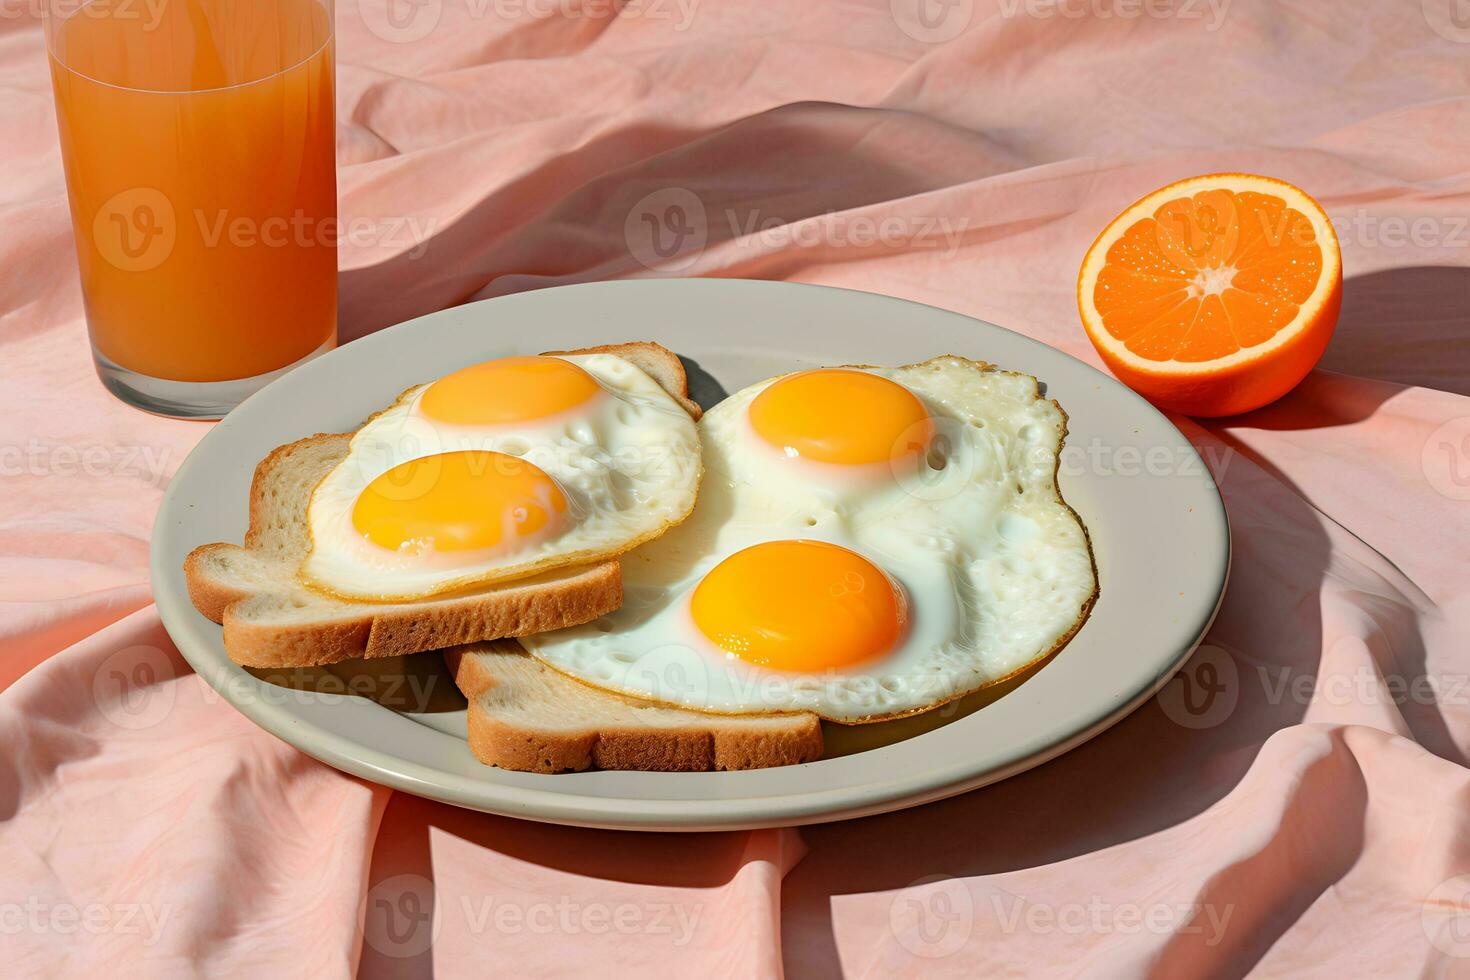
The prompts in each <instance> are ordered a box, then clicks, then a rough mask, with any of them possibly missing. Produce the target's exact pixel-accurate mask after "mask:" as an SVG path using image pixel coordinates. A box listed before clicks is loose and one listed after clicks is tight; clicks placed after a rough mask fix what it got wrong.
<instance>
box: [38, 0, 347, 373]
mask: <svg viewBox="0 0 1470 980" xmlns="http://www.w3.org/2000/svg"><path fill="white" fill-rule="evenodd" d="M326 2H330V0H326ZM48 27H49V35H50V36H49V44H50V52H51V75H52V81H53V85H54V88H55V93H56V115H57V121H58V127H59V129H60V134H61V147H62V157H63V160H64V162H65V166H66V182H67V190H68V196H69V198H70V201H71V213H72V224H73V228H74V230H75V233H76V246H77V259H78V264H79V266H80V269H81V278H82V294H83V299H84V302H85V306H86V313H87V323H88V327H89V329H90V331H91V335H92V345H93V347H94V349H95V350H96V352H97V353H98V354H99V355H100V356H101V358H103V359H106V360H107V361H111V362H113V363H114V364H116V365H118V366H119V367H121V368H124V369H126V370H128V371H132V372H137V373H138V374H140V375H146V376H148V377H150V378H159V379H167V380H169V381H183V382H211V381H227V380H232V379H240V378H250V377H253V376H256V375H261V374H266V373H268V372H271V371H275V370H278V369H280V368H282V367H285V366H287V365H289V364H291V363H293V362H295V361H298V360H300V359H302V358H303V357H306V356H307V355H308V354H311V353H313V352H314V351H316V350H318V349H319V348H322V347H324V346H327V345H330V344H331V343H332V342H333V340H334V338H335V335H336V319H337V255H336V237H337V219H336V215H337V196H336V195H337V185H336V173H335V161H334V152H333V144H334V113H333V90H332V18H331V12H330V10H329V8H327V7H326V6H324V5H323V2H322V0H166V2H164V3H162V4H121V3H116V2H113V0H92V2H90V3H86V4H84V5H82V6H80V7H78V8H75V9H74V10H73V12H71V13H70V14H68V15H66V16H64V17H63V16H55V17H53V19H52V22H51V23H50V24H49V25H48ZM99 363H101V361H100V360H99Z"/></svg>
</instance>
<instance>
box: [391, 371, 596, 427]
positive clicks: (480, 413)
mask: <svg viewBox="0 0 1470 980" xmlns="http://www.w3.org/2000/svg"><path fill="white" fill-rule="evenodd" d="M599 390H601V389H600V388H599V386H598V384H597V381H596V379H594V378H593V377H592V375H590V374H588V373H587V372H586V371H584V370H582V369H581V368H580V367H578V366H577V365H575V364H573V363H572V362H571V361H564V360H562V359H561V358H559V357H502V358H500V359H499V360H496V361H486V362H484V363H483V364H472V365H470V366H469V367H467V368H461V369H460V370H458V371H455V372H454V373H453V374H446V375H445V376H444V377H442V378H440V379H439V380H438V381H435V382H434V383H433V384H431V385H429V387H428V390H427V391H425V392H424V396H423V400H422V401H420V402H419V409H420V410H421V411H422V412H423V413H424V414H425V415H427V416H429V417H430V418H432V419H437V420H439V421H440V422H448V423H450V424H451V425H504V424H506V423H509V422H526V421H529V420H531V419H539V418H544V417H546V416H548V415H555V414H556V413H557V412H564V411H566V410H567V409H569V408H576V407H577V406H578V405H580V404H582V403H583V402H585V401H587V400H588V399H590V398H591V397H592V396H593V395H595V394H597V392H598V391H599Z"/></svg>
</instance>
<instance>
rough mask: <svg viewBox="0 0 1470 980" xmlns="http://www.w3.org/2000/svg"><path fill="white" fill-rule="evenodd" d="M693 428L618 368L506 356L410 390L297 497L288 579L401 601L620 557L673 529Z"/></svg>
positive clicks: (693, 470) (685, 485) (693, 446)
mask: <svg viewBox="0 0 1470 980" xmlns="http://www.w3.org/2000/svg"><path fill="white" fill-rule="evenodd" d="M701 473H702V466H701V461H700V450H699V437H698V433H697V431H696V429H695V425H694V421H693V419H691V418H690V417H689V415H688V413H687V412H685V410H684V409H683V408H682V407H681V406H680V405H679V404H678V403H677V402H676V401H675V400H674V399H673V398H672V397H671V396H670V395H669V394H668V393H667V392H666V391H664V389H663V388H661V387H660V386H659V384H658V383H657V382H656V381H654V380H653V379H652V378H651V377H649V376H648V375H647V374H646V373H645V372H644V371H642V370H641V369H640V368H638V367H637V366H635V365H634V364H632V363H631V362H629V361H627V360H625V359H623V358H621V357H618V356H616V355H614V354H607V353H596V354H579V355H562V356H556V357H552V356H544V355H543V356H540V357H507V358H501V359H499V360H493V361H487V362H485V363H482V364H475V365H472V366H470V367H466V368H463V369H461V370H459V371H456V372H454V373H452V374H449V375H446V376H445V377H443V378H440V379H439V380H438V381H435V382H433V383H431V384H426V385H420V386H417V387H414V388H410V389H409V390H408V391H406V392H404V393H403V394H402V395H401V396H399V398H398V400H397V401H396V402H394V403H393V404H392V405H391V406H390V407H388V408H387V409H385V410H384V411H382V412H379V413H378V414H377V415H375V416H373V417H372V418H370V419H369V420H368V421H367V422H366V423H365V424H364V425H363V426H362V428H361V429H359V430H358V431H357V433H356V434H355V435H354V436H353V437H352V442H351V445H350V447H349V450H348V453H347V456H346V457H345V458H344V459H343V460H342V461H341V462H340V463H339V464H338V465H337V466H336V467H335V468H334V469H333V470H331V472H329V473H328V474H327V475H326V477H324V478H323V479H322V481H321V482H320V483H319V484H318V485H317V486H316V488H315V489H314V490H313V491H312V494H311V499H310V501H309V503H308V506H307V524H308V526H309V530H310V534H311V549H310V551H309V553H308V555H307V557H306V559H305V560H304V562H303V563H302V566H301V572H300V574H301V577H302V579H303V580H304V581H305V582H306V583H307V584H308V585H310V586H311V587H313V588H315V589H318V590H320V591H325V592H329V593H331V594H333V595H338V596H343V597H349V598H355V599H368V600H401V599H414V598H420V597H424V596H430V595H437V594H440V593H444V592H451V591H456V590H460V589H465V588H469V587H475V586H480V585H483V584H486V583H491V582H499V581H505V580H509V579H515V578H522V577H525V576H527V575H532V574H537V573H539V572H543V571H549V570H551V569H554V568H560V567H563V566H568V565H575V564H585V563H587V562H590V561H595V560H600V559H603V558H607V557H611V556H613V555H617V554H620V553H621V552H624V551H626V550H628V549H629V548H632V547H634V546H636V545H637V544H639V543H641V542H643V541H646V540H648V539H650V538H652V537H655V536H657V535H658V534H660V533H662V532H663V531H664V530H665V529H666V528H668V527H670V526H671V525H673V524H676V523H678V522H679V521H681V520H683V519H684V518H685V517H686V516H687V515H688V514H689V512H690V511H691V510H692V509H693V507H694V501H695V497H696V495H697V493H698V488H699V482H700V476H701Z"/></svg>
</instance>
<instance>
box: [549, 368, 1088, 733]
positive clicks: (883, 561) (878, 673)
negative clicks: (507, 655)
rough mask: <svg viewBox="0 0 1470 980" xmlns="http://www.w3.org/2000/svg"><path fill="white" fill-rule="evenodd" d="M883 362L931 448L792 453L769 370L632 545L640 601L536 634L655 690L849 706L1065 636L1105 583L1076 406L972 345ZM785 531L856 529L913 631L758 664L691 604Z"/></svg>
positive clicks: (703, 703)
mask: <svg viewBox="0 0 1470 980" xmlns="http://www.w3.org/2000/svg"><path fill="white" fill-rule="evenodd" d="M864 370H869V371H871V372H872V373H874V374H878V375H881V376H883V377H886V378H889V379H891V380H893V381H896V382H898V383H899V384H902V385H904V386H905V387H907V388H908V389H909V390H910V391H912V392H914V394H915V395H917V396H918V397H919V399H920V400H921V401H922V402H923V403H924V405H925V407H926V408H927V409H928V411H929V412H930V414H931V416H932V417H933V419H934V422H935V425H936V436H935V439H934V441H933V442H932V443H931V446H930V450H929V452H928V453H927V454H926V455H925V456H924V457H923V458H922V459H920V460H918V465H917V466H914V467H911V468H908V469H905V468H904V467H903V466H901V465H900V466H890V465H889V464H878V465H877V466H865V467H844V466H840V465H835V464H824V463H813V462H810V461H807V460H803V459H801V458H799V457H797V458H793V457H790V456H788V455H786V454H784V453H782V452H780V451H778V450H777V449H775V448H774V447H772V446H771V445H770V444H769V443H767V442H765V441H764V440H763V439H761V438H760V437H759V436H758V435H756V433H755V431H754V429H753V428H752V426H751V425H750V422H749V419H748V415H747V410H748V408H749V406H750V403H751V401H752V400H753V399H754V398H755V397H756V396H757V395H758V394H759V393H760V392H761V391H763V390H764V389H765V388H766V387H767V386H768V385H770V384H772V383H774V382H775V381H777V380H780V379H779V378H772V379H769V380H767V381H764V382H760V383H758V384H755V385H752V386H751V387H749V388H746V389H743V390H742V391H739V392H737V393H735V394H734V395H731V396H730V397H729V398H728V399H727V400H726V401H724V402H722V403H721V404H720V405H718V406H716V407H715V408H714V409H712V410H711V411H709V412H708V413H706V415H705V416H704V419H703V420H702V421H701V423H700V425H699V430H700V436H701V442H702V445H703V452H704V459H705V467H706V474H707V475H706V479H705V481H704V486H703V488H702V490H701V494H700V499H699V502H698V505H697V506H696V507H695V509H694V512H693V514H692V515H690V517H689V519H688V520H687V521H685V522H684V523H683V524H682V525H680V526H679V527H677V528H675V529H673V530H672V531H670V532H669V533H668V534H666V535H664V536H663V537H661V538H660V539H658V540H657V541H653V542H650V543H649V544H647V545H645V546H644V547H642V548H640V549H638V550H637V551H635V552H633V553H631V554H629V555H627V556H625V557H624V559H623V578H624V596H625V598H624V604H623V607H622V608H621V609H620V610H618V611H617V612H614V613H612V614H609V615H607V616H604V617H602V618H601V619H600V620H597V621H596V622H594V623H590V624H587V625H585V626H579V627H573V628H571V629H566V630H559V631H556V632H553V633H546V634H542V635H539V636H532V637H525V638H523V639H522V640H521V642H522V643H523V644H524V645H525V646H526V648H527V649H528V650H530V651H531V653H532V654H534V655H535V656H536V657H538V658H539V659H541V660H542V661H543V662H545V663H546V664H548V665H549V666H551V667H553V668H555V669H557V670H559V671H562V672H564V673H567V674H570V675H572V676H574V677H576V678H578V679H580V680H583V681H585V682H587V683H590V684H593V685H596V686H599V687H603V688H607V689H610V690H614V691H619V692H622V693H625V694H629V695H632V696H636V697H641V698H646V699H649V700H653V701H658V702H663V703H668V704H675V705H680V706H684V707H689V708H694V709H697V710H701V711H709V712H716V713H732V714H745V713H771V712H786V711H813V712H816V713H817V714H819V715H820V716H822V717H823V718H827V719H831V720H834V721H840V722H849V723H855V722H867V721H877V720H881V719H885V718H892V717H897V716H900V715H904V714H910V713H914V712H918V711H922V710H926V709H928V708H932V707H935V706H937V705H939V704H943V703H944V702H946V701H949V700H952V699H954V698H956V697H960V696H963V695H965V694H968V693H970V692H972V691H975V690H978V689H980V688H982V687H985V686H987V685H989V684H993V683H996V682H998V681H1000V680H1003V679H1005V678H1007V677H1009V676H1012V675H1014V674H1016V673H1018V672H1019V671H1021V670H1024V669H1025V668H1026V667H1027V666H1029V665H1030V664H1032V663H1034V662H1036V661H1037V660H1039V659H1041V658H1043V657H1045V656H1046V655H1048V654H1049V653H1051V652H1052V651H1054V650H1055V649H1057V648H1058V647H1059V646H1060V645H1061V644H1063V643H1064V642H1065V641H1066V640H1067V639H1068V638H1069V637H1070V636H1071V635H1072V633H1073V632H1075V631H1076V629H1077V628H1078V627H1079V626H1080V625H1081V623H1082V621H1083V620H1084V619H1085V617H1086V615H1087V612H1088V610H1089V609H1090V607H1091V604H1092V601H1093V598H1094V596H1095V595H1096V577H1095V572H1094V567H1093V561H1092V553H1091V550H1090V546H1089V543H1088V538H1087V533H1086V531H1085V529H1084V528H1083V526H1082V524H1081V522H1080V520H1079V519H1078V518H1077V516H1076V514H1074V513H1073V512H1072V510H1071V509H1070V508H1069V507H1067V506H1066V504H1065V503H1064V502H1063V501H1062V499H1061V497H1060V494H1059V493H1058V491H1057V487H1056V482H1055V474H1056V467H1057V456H1058V453H1059V452H1060V450H1061V446H1062V441H1063V438H1064V436H1065V432H1066V417H1065V415H1064V414H1063V413H1062V412H1061V410H1060V409H1059V408H1058V407H1057V406H1056V405H1055V404H1054V403H1053V402H1050V401H1048V400H1046V399H1043V398H1041V397H1040V394H1039V392H1038V389H1037V385H1036V380H1035V379H1034V378H1031V377H1029V376H1027V375H1019V374H1012V373H1007V372H1003V371H998V370H995V369H993V368H990V367H989V366H987V365H983V364H980V363H978V362H973V361H967V360H965V359H963V358H958V357H943V358H937V359H935V360H932V361H928V362H925V363H923V364H918V365H910V366H907V367H902V368H867V369H864ZM782 539H811V540H818V541H826V542H830V543H832V544H837V545H841V546H843V547H846V548H849V549H851V550H853V551H856V552H858V553H859V554H861V555H863V556H864V557H866V558H868V560H870V561H872V562H873V563H874V564H875V565H877V566H878V567H879V568H881V569H883V570H884V571H885V572H886V573H888V575H889V576H890V577H892V578H893V579H894V580H895V581H897V582H898V583H899V584H900V585H901V586H902V588H903V589H904V591H905V593H906V594H907V597H908V604H909V614H910V620H909V624H908V627H907V631H906V633H905V634H904V635H903V636H902V637H901V638H900V641H899V643H898V645H897V647H896V648H895V649H894V650H893V651H891V652H890V653H889V654H887V655H886V656H884V657H882V658H880V659H877V660H873V661H870V662H868V663H865V664H860V665H857V666H854V667H851V668H848V669H844V670H832V671H827V672H824V673H821V674H807V673H795V672H787V671H781V670H774V669H770V668H764V667H759V666H756V665H754V664H751V663H749V662H747V661H744V660H741V659H739V658H737V657H734V656H732V655H729V654H726V653H725V652H724V651H723V650H721V649H719V648H718V647H716V646H715V645H714V644H712V643H711V642H710V641H709V640H708V639H707V638H705V637H704V635H703V634H702V633H701V632H700V631H699V629H698V628H697V627H696V626H695V624H694V622H693V619H692V617H691V615H690V612H689V601H690V596H691V594H692V592H693V589H694V587H695V586H696V585H697V584H698V583H699V581H700V579H701V578H702V577H703V576H704V575H705V574H706V573H707V572H709V571H710V570H711V569H712V568H713V567H714V566H715V565H716V564H718V563H719V562H720V561H721V560H723V559H724V558H725V557H727V556H729V555H731V554H733V553H735V552H736V551H739V550H741V549H742V548H745V547H747V546H749V545H752V544H756V543H758V542H761V541H772V540H782Z"/></svg>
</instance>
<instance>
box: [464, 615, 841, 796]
mask: <svg viewBox="0 0 1470 980" xmlns="http://www.w3.org/2000/svg"><path fill="white" fill-rule="evenodd" d="M444 659H445V661H446V662H447V663H448V665H449V670H450V673H452V674H453V675H454V682H455V684H456V685H457V686H458V687H459V690H460V692H461V693H462V694H464V696H465V699H466V700H468V701H469V716H468V725H469V741H470V750H471V751H473V752H474V753H475V758H477V759H479V760H480V761H481V762H483V763H485V764H486V765H491V766H499V767H500V768H501V769H515V770H518V771H521V772H542V773H557V772H570V771H578V770H582V769H590V768H598V769H638V770H647V771H654V772H705V771H710V770H717V769H763V768H767V767H770V766H789V765H795V764H796V763H800V762H811V761H813V760H814V759H818V758H821V755H822V751H823V742H822V726H821V723H820V722H819V721H818V720H817V716H816V715H813V714H810V713H800V714H786V715H709V714H702V713H700V712H697V711H689V710H686V709H683V708H670V707H665V706H663V705H659V704H654V703H652V702H648V701H639V700H636V699H634V698H628V697H624V696H622V695H620V694H613V693H611V692H609V691H603V690H600V689H598V688H595V687H591V686H589V685H586V684H583V683H582V682H581V681H577V680H574V679H572V678H570V677H568V676H566V675H565V674H560V673H557V672H556V671H555V670H552V669H551V668H550V667H547V666H546V665H545V664H543V663H541V661H539V660H537V659H536V658H535V657H532V656H531V655H530V654H528V653H526V652H525V651H524V650H523V649H521V646H520V644H518V643H516V642H515V641H514V640H497V641H494V642H490V643H476V644H471V645H468V646H461V647H455V648H453V649H449V650H445V651H444Z"/></svg>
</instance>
